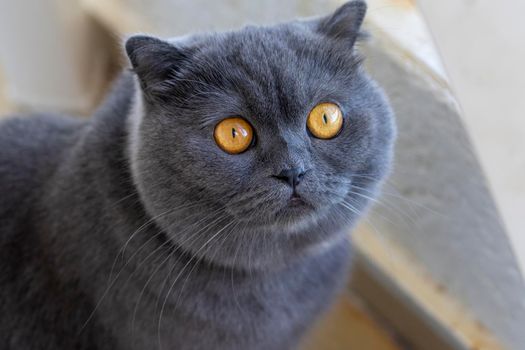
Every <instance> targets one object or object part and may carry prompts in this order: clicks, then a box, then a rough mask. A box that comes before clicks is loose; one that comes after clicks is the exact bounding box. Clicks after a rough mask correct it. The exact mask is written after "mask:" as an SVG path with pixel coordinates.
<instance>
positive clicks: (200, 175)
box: [126, 1, 395, 266]
mask: <svg viewBox="0 0 525 350" xmlns="http://www.w3.org/2000/svg"><path fill="white" fill-rule="evenodd" d="M365 12H366V5H365V3H364V2H362V1H352V2H349V3H347V4H345V5H343V6H342V7H341V8H339V9H338V10H337V11H336V12H335V13H334V14H332V15H330V16H327V17H323V18H320V19H313V20H305V21H294V22H290V23H285V24H280V25H277V26H271V27H246V28H244V29H241V30H239V31H234V32H227V33H219V34H209V35H199V36H193V37H187V38H183V39H176V40H168V41H163V40H160V39H157V38H153V37H148V36H134V37H131V38H130V39H128V40H127V42H126V51H127V54H128V56H129V59H130V62H131V65H132V69H133V71H134V72H135V73H136V76H137V82H138V84H137V85H138V86H139V87H140V88H139V92H140V93H139V96H138V99H137V101H136V106H135V111H134V115H133V116H132V118H131V120H130V123H131V125H130V128H131V131H130V133H131V135H130V140H131V141H130V150H131V159H132V171H133V176H134V180H135V183H136V185H137V187H138V190H139V193H140V196H141V199H142V201H143V203H144V206H145V208H146V210H147V211H148V213H149V215H150V216H151V217H153V218H154V220H155V221H156V222H157V223H158V224H159V226H160V227H162V228H163V229H164V230H165V232H167V233H168V235H169V237H170V238H171V239H172V240H173V241H174V242H175V243H176V244H177V245H179V246H182V247H183V248H185V249H186V250H188V251H190V252H192V253H193V254H195V255H198V256H199V257H203V258H208V259H209V260H213V261H216V262H220V263H225V264H244V265H246V262H247V260H248V259H251V260H252V261H251V263H253V264H254V266H259V265H265V264H269V263H277V262H278V261H284V260H285V259H286V257H290V256H295V255H296V254H297V253H300V252H304V251H306V250H308V248H311V247H314V246H316V245H319V244H322V243H323V242H326V241H327V240H331V239H333V238H334V237H340V236H341V235H343V233H341V231H342V229H343V228H344V227H348V226H349V225H351V224H352V223H353V222H355V220H356V218H357V217H358V215H356V213H353V212H354V211H355V212H359V211H362V210H363V209H364V208H365V207H366V204H367V202H368V199H369V198H371V197H373V196H374V191H375V189H376V187H377V186H376V185H377V184H378V183H379V182H380V181H381V179H382V178H383V177H384V176H385V174H386V172H387V171H388V167H389V163H390V159H391V153H392V143H393V138H394V133H395V132H394V126H393V117H392V113H391V110H390V108H389V106H388V103H387V102H386V100H385V97H384V95H383V93H382V92H381V90H380V89H379V88H378V86H377V85H376V84H375V83H374V82H373V81H371V80H370V78H369V77H368V76H367V75H366V74H365V72H364V70H363V68H362V67H361V66H360V63H361V59H360V57H359V56H358V55H357V53H356V51H355V49H354V46H355V42H356V40H357V39H358V37H359V35H360V32H359V30H360V26H361V23H362V20H363V17H364V15H365ZM234 256H235V257H234ZM234 259H236V261H234Z"/></svg>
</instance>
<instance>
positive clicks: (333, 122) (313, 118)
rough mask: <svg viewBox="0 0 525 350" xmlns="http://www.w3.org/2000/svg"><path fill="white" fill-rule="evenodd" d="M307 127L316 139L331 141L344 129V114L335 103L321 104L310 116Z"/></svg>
mask: <svg viewBox="0 0 525 350" xmlns="http://www.w3.org/2000/svg"><path fill="white" fill-rule="evenodd" d="M306 125H307V126H308V130H310V132H311V133H312V134H313V135H314V136H315V137H317V138H320V139H331V138H333V137H335V136H337V134H338V133H339V131H341V128H342V127H343V113H342V112H341V110H340V109H339V107H338V106H337V105H335V104H333V103H320V104H318V105H317V106H315V107H314V109H312V111H311V112H310V115H308V119H307V121H306Z"/></svg>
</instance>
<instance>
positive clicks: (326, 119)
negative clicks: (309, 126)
mask: <svg viewBox="0 0 525 350" xmlns="http://www.w3.org/2000/svg"><path fill="white" fill-rule="evenodd" d="M323 122H324V123H325V124H328V118H327V117H326V114H323Z"/></svg>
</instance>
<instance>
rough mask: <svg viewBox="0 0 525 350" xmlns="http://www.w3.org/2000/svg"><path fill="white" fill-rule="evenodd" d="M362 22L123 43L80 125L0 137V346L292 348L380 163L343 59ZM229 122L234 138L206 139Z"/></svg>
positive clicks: (342, 261)
mask: <svg viewBox="0 0 525 350" xmlns="http://www.w3.org/2000/svg"><path fill="white" fill-rule="evenodd" d="M365 11H366V5H365V3H364V2H362V1H352V2H349V3H347V4H345V5H343V6H342V7H340V8H339V9H338V10H337V11H336V12H335V13H334V14H332V15H330V16H327V17H323V18H319V19H310V20H303V21H293V22H290V23H285V24H279V25H276V26H271V27H246V28H244V29H242V30H239V31H234V32H227V33H214V34H206V35H197V36H190V37H186V38H183V39H177V40H171V41H163V40H161V39H157V38H153V37H148V36H133V37H131V38H129V39H128V40H127V42H126V44H125V47H126V52H127V54H128V57H129V59H130V63H131V66H132V69H131V71H129V72H124V73H123V74H122V75H121V77H120V79H119V80H118V82H117V83H116V84H115V87H114V89H113V90H112V92H111V93H110V94H109V97H108V98H107V99H106V101H105V102H104V103H103V104H102V105H101V106H100V108H99V109H98V110H97V111H96V113H95V114H94V115H93V117H92V118H90V119H88V120H84V119H75V118H71V117H64V116H58V115H33V116H31V117H14V118H11V119H6V120H4V121H2V122H1V124H0V193H1V198H0V220H1V221H0V223H1V226H0V312H1V313H0V348H1V349H126V350H128V349H157V348H158V349H180V350H185V349H196V350H199V349H217V350H221V349H244V350H246V349H250V350H257V349H265V350H267V349H272V350H280V349H293V348H296V346H297V345H298V343H299V341H300V339H301V337H302V336H303V335H304V333H305V332H306V331H307V330H308V329H309V328H310V327H311V325H312V324H313V323H314V321H315V320H316V319H317V318H318V316H319V315H320V314H322V312H323V310H325V309H326V308H327V307H328V306H329V305H330V302H331V300H332V299H333V297H334V296H335V294H336V293H337V292H338V291H340V290H341V288H342V286H343V285H344V281H345V276H346V275H347V273H348V266H349V255H350V246H349V243H348V241H347V233H346V232H348V230H349V229H350V228H351V227H352V226H353V225H354V224H355V222H356V220H357V219H358V218H359V217H360V215H361V214H362V212H363V211H364V210H365V209H366V207H367V205H368V202H369V199H370V198H372V197H374V196H375V195H376V192H377V191H378V186H379V184H380V183H381V180H382V179H383V178H384V176H385V175H386V173H387V172H388V169H389V164H390V161H391V156H392V147H393V140H394V135H395V128H394V122H393V115H392V112H391V110H390V107H389V105H388V103H387V101H386V98H385V96H384V94H383V93H382V91H381V89H380V88H379V87H378V86H377V85H376V84H375V83H374V82H373V81H372V80H371V79H370V78H369V77H368V76H367V75H366V73H365V72H364V70H363V68H362V67H361V65H360V63H361V59H360V57H359V55H358V54H357V53H356V51H355V50H354V46H355V45H354V44H355V42H356V40H357V39H358V38H359V35H360V34H359V30H360V26H361V22H362V20H363V17H364V15H365ZM321 103H330V104H331V106H336V107H334V108H335V109H332V110H331V111H335V112H334V113H335V114H333V115H334V116H335V118H336V119H334V120H336V121H340V122H341V123H339V124H337V125H336V124H334V125H336V127H337V128H338V129H337V130H335V131H336V132H334V133H333V134H331V135H330V137H327V138H323V137H318V136H319V135H317V134H316V130H315V127H314V126H311V125H310V124H308V123H309V120H310V119H308V120H307V118H311V115H312V113H313V112H311V111H313V110H314V109H315V108H317V107H316V106H318V105H319V104H321ZM337 111H340V112H337ZM323 113H324V112H323ZM337 113H340V115H338V114H337ZM232 116H237V117H239V118H243V119H242V121H243V123H244V124H243V125H246V124H247V125H249V127H248V126H246V128H251V129H250V130H249V131H250V132H251V134H250V135H248V134H242V135H241V134H239V133H238V132H241V131H243V130H241V129H235V128H233V129H232V130H231V135H230V134H229V130H230V129H228V128H226V131H227V132H226V136H224V135H223V136H221V135H219V136H217V135H216V132H217V128H218V125H219V124H220V123H221V121H223V120H224V119H226V118H229V117H232ZM338 116H339V117H340V119H337V117H338ZM322 118H323V119H322V122H323V123H325V124H326V123H327V120H328V119H327V116H326V113H325V114H322ZM341 118H342V119H341ZM320 120H321V119H320ZM307 124H308V125H307ZM321 127H325V126H321ZM244 131H246V130H244ZM243 135H244V136H243ZM246 135H248V136H249V137H250V139H249V140H245V139H240V138H239V137H248V136H246ZM316 135H317V136H316ZM217 137H219V139H218V138H217ZM220 137H226V138H229V139H228V140H229V141H231V142H241V141H242V142H245V141H247V142H246V143H245V144H244V147H245V149H243V150H242V151H241V152H237V153H235V154H232V152H228V149H225V148H221V147H219V144H218V140H219V141H220ZM232 140H233V141H232ZM239 140H240V141H239Z"/></svg>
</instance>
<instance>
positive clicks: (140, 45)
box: [124, 35, 187, 97]
mask: <svg viewBox="0 0 525 350" xmlns="http://www.w3.org/2000/svg"><path fill="white" fill-rule="evenodd" d="M124 46H125V49H126V54H127V55H128V58H129V61H130V63H131V68H132V70H133V72H134V73H135V74H137V77H138V79H139V81H140V85H141V87H142V90H143V91H144V94H145V95H147V96H157V97H159V96H161V95H162V93H163V92H166V87H167V85H168V84H167V83H168V82H169V80H170V79H172V78H173V76H174V75H175V73H176V72H177V70H178V69H179V68H180V65H181V64H182V63H183V62H184V61H185V60H186V59H187V54H186V52H185V50H184V49H181V48H178V47H176V46H175V45H173V44H171V43H169V42H167V41H164V40H161V39H158V38H154V37H151V36H147V35H134V36H132V37H130V38H128V39H127V40H126V42H125V45H124Z"/></svg>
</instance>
